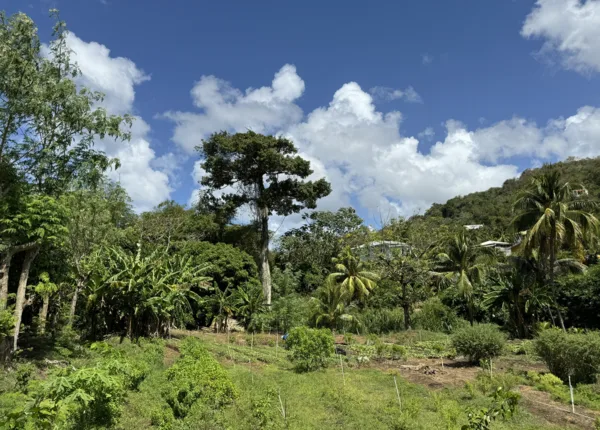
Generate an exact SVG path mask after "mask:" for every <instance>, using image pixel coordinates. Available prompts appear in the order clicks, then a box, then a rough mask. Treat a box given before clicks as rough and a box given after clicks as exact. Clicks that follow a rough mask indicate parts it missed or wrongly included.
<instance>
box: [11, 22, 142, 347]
mask: <svg viewBox="0 0 600 430" xmlns="http://www.w3.org/2000/svg"><path fill="white" fill-rule="evenodd" d="M51 15H52V16H54V17H55V18H56V20H57V22H56V25H55V26H54V32H53V36H54V39H53V40H52V41H51V42H50V44H49V52H47V53H42V52H41V44H40V41H39V38H38V35H37V28H36V27H35V25H34V24H33V22H32V21H31V19H30V18H28V17H27V16H25V15H23V14H17V15H15V16H13V17H11V18H8V19H7V18H6V17H5V15H4V14H1V15H0V58H1V59H0V163H1V165H2V169H5V168H6V169H10V171H11V172H12V173H13V174H14V175H16V177H17V178H18V179H19V180H20V182H21V183H23V182H26V183H24V184H22V186H21V187H20V191H21V193H20V195H18V196H17V200H19V201H20V202H19V203H18V204H17V205H16V207H17V208H19V207H22V206H25V207H26V208H27V207H29V208H30V209H35V208H34V206H35V203H36V202H39V201H41V200H43V198H45V197H46V196H53V197H57V196H59V195H60V194H62V193H64V192H65V191H66V190H68V189H69V188H70V186H71V184H72V183H73V182H74V181H78V182H86V183H94V182H97V180H98V179H99V178H100V177H101V175H102V172H103V171H104V170H105V169H107V168H108V167H109V166H110V165H111V164H115V162H114V160H110V159H109V158H108V157H106V155H105V154H104V153H102V152H101V151H97V150H95V149H94V148H93V143H94V140H95V139H96V138H104V137H113V138H115V139H117V138H128V137H129V134H128V133H127V132H124V131H123V130H122V129H121V127H122V126H123V125H124V124H128V125H129V124H131V119H130V117H129V116H125V117H119V116H111V115H108V114H107V113H106V111H105V110H104V109H102V108H98V107H97V105H98V103H100V102H101V101H102V98H103V96H102V94H100V93H96V92H91V91H89V90H87V89H85V88H81V89H80V88H78V87H77V84H76V83H75V79H76V77H77V76H78V74H79V70H78V68H77V65H76V64H75V63H74V62H73V61H71V51H70V49H69V47H68V45H67V32H66V26H65V24H64V22H62V21H60V20H59V19H58V13H57V11H55V10H53V11H51ZM10 183H11V184H15V183H16V181H12V182H10ZM9 188H11V189H12V187H9ZM9 191H10V190H9ZM6 192H7V190H6V188H5V187H4V186H2V189H0V193H2V194H5V193H6ZM32 205H33V206H32ZM53 208H54V206H51V207H48V208H40V209H41V210H46V211H51V210H53ZM3 212H4V213H0V224H1V225H2V226H3V227H4V229H3V230H2V231H1V232H0V244H1V245H0V253H1V254H2V255H0V262H1V263H0V271H1V272H2V277H1V280H2V281H1V282H2V284H1V285H0V306H6V299H5V295H6V294H7V286H8V273H9V271H8V269H9V267H10V262H11V260H12V257H13V256H14V255H15V254H16V253H18V252H27V253H28V254H27V256H26V258H25V263H26V264H24V265H23V269H22V271H21V276H20V286H21V285H22V284H23V283H24V284H25V285H23V288H25V286H26V282H27V278H28V272H29V268H30V265H31V263H32V262H33V260H34V259H35V256H36V255H37V252H38V251H39V240H38V239H36V237H37V238H42V239H43V237H42V234H46V233H45V231H46V229H45V228H43V227H42V228H40V229H35V228H34V227H32V226H29V227H27V224H28V222H29V218H28V217H29V215H27V210H25V211H19V210H15V211H12V212H11V211H8V212H5V211H3ZM38 213H41V212H39V211H38ZM33 215H35V210H34V213H33ZM54 218H56V217H54ZM48 222H52V221H48ZM15 225H20V226H25V227H26V229H27V230H28V231H26V232H25V234H18V233H19V232H18V230H17V229H16V228H15V227H14V226H15ZM7 226H8V227H7ZM34 236H35V237H34ZM23 238H25V239H27V241H25V242H23V241H21V239H23ZM32 239H33V240H32ZM19 292H21V293H23V294H19V293H18V294H17V306H16V308H15V313H16V314H17V313H20V312H22V309H19V306H18V305H19V303H20V302H22V301H23V300H21V299H20V298H23V297H24V292H23V291H21V288H20V290H19ZM21 304H22V303H21ZM16 319H17V327H16V331H17V332H18V328H19V327H18V322H19V320H20V316H19V317H18V318H16ZM17 335H18V333H17Z"/></svg>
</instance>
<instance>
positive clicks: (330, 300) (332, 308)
mask: <svg viewBox="0 0 600 430" xmlns="http://www.w3.org/2000/svg"><path fill="white" fill-rule="evenodd" d="M350 298H351V296H350V295H349V293H348V290H346V289H343V288H342V286H341V285H339V284H336V283H334V282H325V285H323V286H322V287H321V288H319V289H318V290H317V294H316V296H315V297H313V298H312V299H311V303H312V305H313V313H312V320H313V323H314V325H315V326H317V327H328V328H331V329H335V328H336V327H339V326H340V325H343V323H344V322H347V321H353V320H354V319H355V317H354V316H353V315H352V314H351V312H352V310H353V308H354V305H348V302H349V300H350Z"/></svg>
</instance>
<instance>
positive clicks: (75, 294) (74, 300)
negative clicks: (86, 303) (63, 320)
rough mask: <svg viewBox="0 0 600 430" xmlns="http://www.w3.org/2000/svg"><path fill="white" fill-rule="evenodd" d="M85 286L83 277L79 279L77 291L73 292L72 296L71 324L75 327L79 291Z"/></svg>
mask: <svg viewBox="0 0 600 430" xmlns="http://www.w3.org/2000/svg"><path fill="white" fill-rule="evenodd" d="M82 288H83V279H77V285H76V286H75V291H74V292H73V296H72V297H71V309H70V310H69V325H70V326H71V327H73V323H74V322H75V312H76V311H77V300H78V298H79V291H81V289H82Z"/></svg>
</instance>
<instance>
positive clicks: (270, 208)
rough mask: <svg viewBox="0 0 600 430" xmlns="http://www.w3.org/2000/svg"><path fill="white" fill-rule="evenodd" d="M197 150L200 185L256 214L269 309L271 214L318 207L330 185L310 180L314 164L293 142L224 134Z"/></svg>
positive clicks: (257, 135)
mask: <svg viewBox="0 0 600 430" xmlns="http://www.w3.org/2000/svg"><path fill="white" fill-rule="evenodd" d="M197 150H198V151H199V152H200V154H201V156H202V157H203V158H204V161H203V163H202V167H203V169H204V170H205V171H206V175H205V176H204V177H203V178H202V180H201V184H202V185H203V186H205V187H208V188H209V189H210V190H211V191H217V190H219V191H221V192H224V194H223V195H222V200H223V201H224V202H226V203H229V204H232V205H233V206H234V207H235V208H239V207H241V206H242V205H250V206H251V207H252V208H253V209H254V210H255V211H256V215H257V218H258V221H259V228H260V232H261V240H260V256H259V262H260V265H259V266H260V273H261V281H262V286H263V294H264V297H265V302H266V303H267V304H269V305H270V304H271V272H270V268H269V240H270V237H269V216H270V215H272V214H277V215H283V216H286V215H290V214H292V213H295V212H299V211H301V210H302V209H303V208H309V209H314V208H315V207H316V205H317V200H318V199H319V198H321V197H325V196H326V195H328V194H329V193H330V192H331V187H330V185H329V183H328V182H327V181H326V180H325V179H319V180H317V181H314V182H313V181H306V180H305V179H306V178H308V177H309V176H310V175H311V174H312V173H313V171H312V170H311V169H310V162H309V161H308V160H305V159H303V158H302V157H300V156H298V155H296V154H297V152H298V151H297V149H296V147H295V146H294V144H293V143H292V142H291V141H290V140H288V139H285V138H283V137H277V136H263V135H261V134H257V133H254V132H252V131H249V132H247V133H237V134H230V133H227V132H221V133H215V134H213V135H212V136H211V137H210V138H209V139H208V140H204V141H203V142H202V146H199V147H198V148H197ZM226 187H228V189H227V190H225V188H226Z"/></svg>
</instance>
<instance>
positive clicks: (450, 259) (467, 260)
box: [436, 232, 489, 325]
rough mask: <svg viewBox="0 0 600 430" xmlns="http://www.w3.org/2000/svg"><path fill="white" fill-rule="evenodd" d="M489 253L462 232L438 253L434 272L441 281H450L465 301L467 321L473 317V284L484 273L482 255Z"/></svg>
mask: <svg viewBox="0 0 600 430" xmlns="http://www.w3.org/2000/svg"><path fill="white" fill-rule="evenodd" d="M486 255H489V251H488V249H487V248H482V247H479V246H475V245H473V244H472V243H471V241H470V240H469V238H468V237H467V236H466V235H465V233H464V232H462V233H460V234H459V235H457V236H454V237H453V238H452V239H450V240H449V241H448V244H447V248H446V252H445V253H441V254H438V256H437V267H436V272H438V273H439V274H441V275H442V276H443V279H442V280H443V281H449V282H451V283H452V284H453V285H454V286H455V287H456V289H457V291H458V293H459V294H460V295H461V296H462V297H463V299H464V300H465V302H466V303H467V310H468V313H469V322H470V323H471V325H473V319H474V315H473V314H474V301H473V296H474V290H475V289H474V284H477V283H480V282H481V281H482V279H483V277H484V275H485V270H486V264H485V263H486V262H485V261H483V258H482V257H483V256H486Z"/></svg>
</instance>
